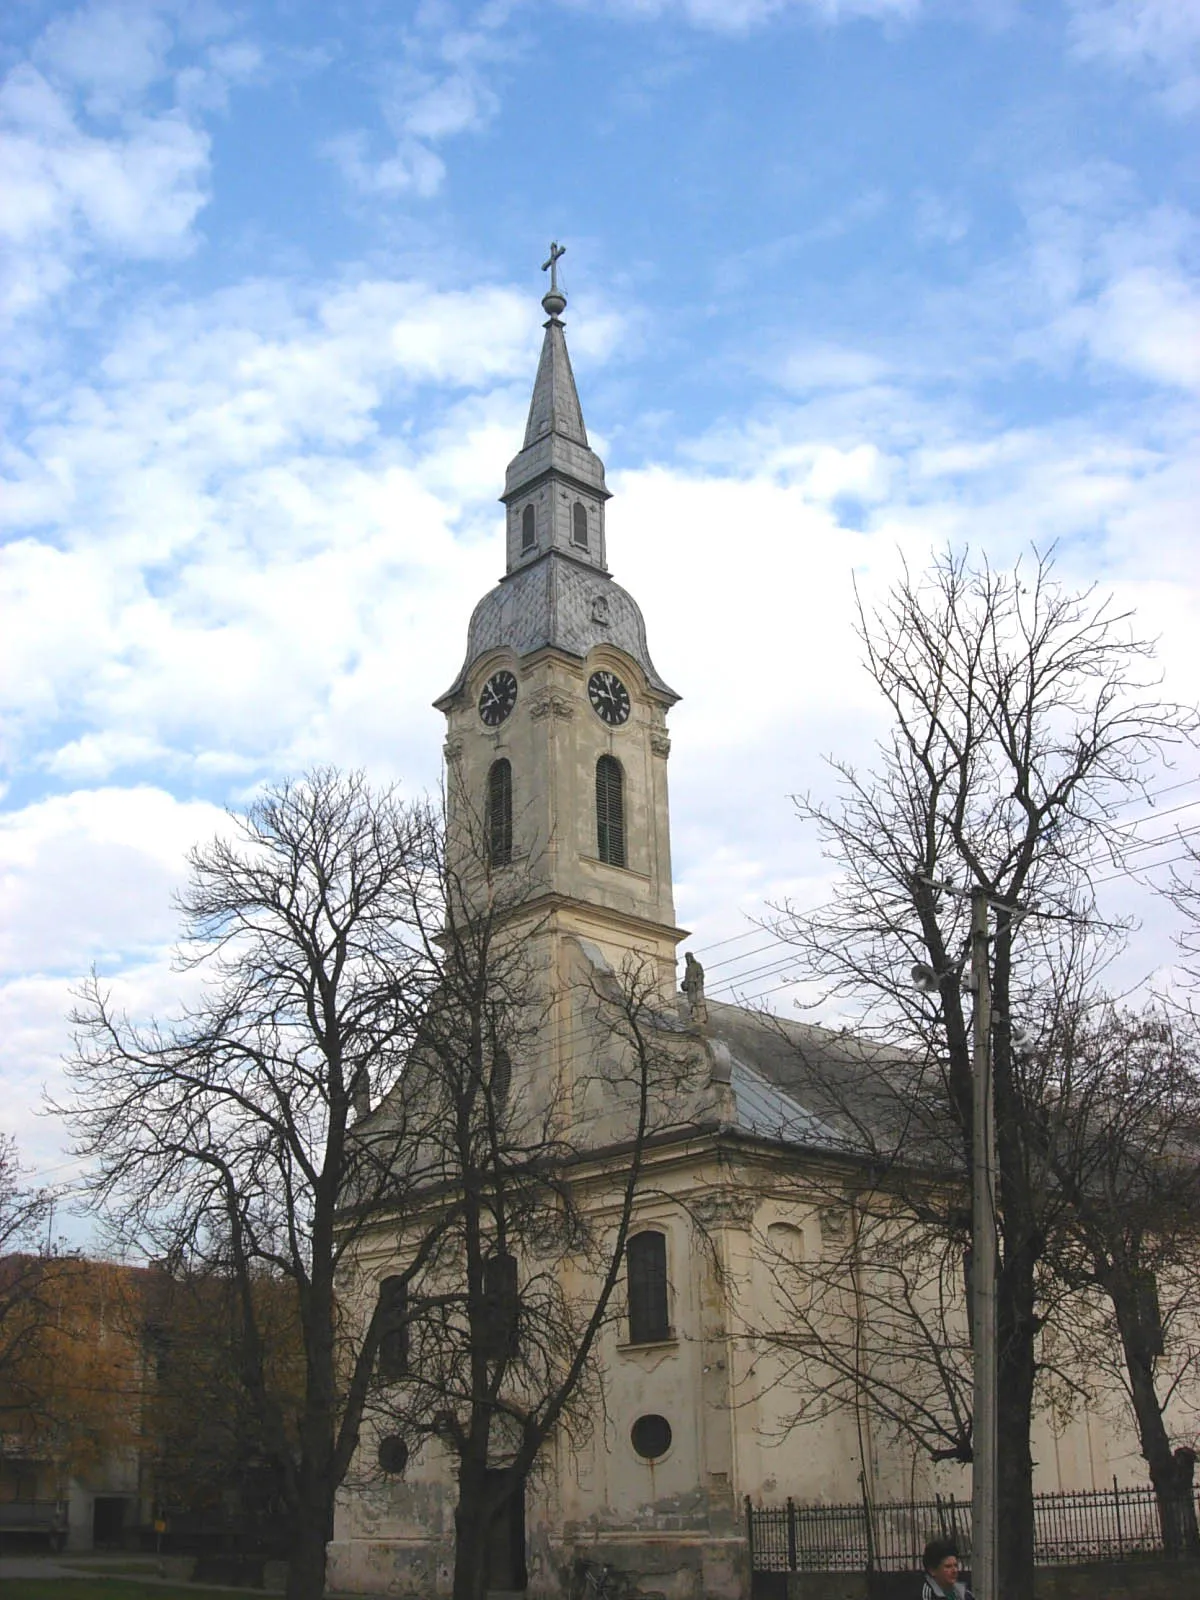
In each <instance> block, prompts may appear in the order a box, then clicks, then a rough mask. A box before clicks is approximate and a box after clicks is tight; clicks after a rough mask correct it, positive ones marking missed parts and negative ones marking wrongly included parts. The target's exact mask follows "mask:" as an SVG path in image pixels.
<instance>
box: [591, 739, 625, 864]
mask: <svg viewBox="0 0 1200 1600" xmlns="http://www.w3.org/2000/svg"><path fill="white" fill-rule="evenodd" d="M623 790H624V778H623V775H622V773H621V763H620V762H619V761H616V760H614V759H613V757H612V756H601V757H600V759H599V761H597V763H596V853H597V855H598V856H599V857H600V859H601V861H607V862H608V863H609V865H610V866H613V867H623V866H624V865H625V795H624V792H623Z"/></svg>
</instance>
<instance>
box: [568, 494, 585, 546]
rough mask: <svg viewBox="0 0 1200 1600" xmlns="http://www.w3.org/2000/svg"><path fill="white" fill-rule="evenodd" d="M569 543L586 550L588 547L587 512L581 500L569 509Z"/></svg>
mask: <svg viewBox="0 0 1200 1600" xmlns="http://www.w3.org/2000/svg"><path fill="white" fill-rule="evenodd" d="M571 542H572V543H573V544H577V545H579V546H580V547H581V548H582V549H584V550H586V549H587V547H588V525H587V511H586V509H585V508H584V504H583V501H582V500H576V502H575V504H574V506H573V507H572V508H571Z"/></svg>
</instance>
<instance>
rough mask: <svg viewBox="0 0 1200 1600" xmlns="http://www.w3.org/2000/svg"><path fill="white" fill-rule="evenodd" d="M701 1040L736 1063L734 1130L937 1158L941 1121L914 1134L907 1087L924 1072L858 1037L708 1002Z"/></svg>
mask: <svg viewBox="0 0 1200 1600" xmlns="http://www.w3.org/2000/svg"><path fill="white" fill-rule="evenodd" d="M707 1006H708V1024H707V1028H706V1029H705V1032H706V1034H707V1036H708V1038H709V1039H710V1040H711V1041H715V1042H716V1043H717V1045H718V1046H719V1047H720V1048H722V1049H723V1050H724V1051H727V1052H728V1054H729V1058H730V1069H731V1070H730V1079H729V1081H730V1087H731V1089H732V1091H733V1096H734V1101H735V1104H736V1118H735V1121H734V1131H736V1132H740V1133H746V1134H750V1135H753V1136H755V1137H758V1138H765V1139H771V1140H778V1141H780V1142H783V1143H786V1144H797V1143H798V1144H803V1145H806V1146H809V1147H810V1148H811V1147H816V1148H823V1149H827V1150H829V1151H830V1152H838V1153H842V1154H857V1155H859V1156H870V1155H871V1154H873V1153H876V1154H878V1153H888V1154H894V1153H896V1152H897V1151H898V1150H899V1149H900V1148H901V1147H903V1148H904V1149H905V1150H906V1152H907V1153H908V1155H909V1156H911V1157H916V1156H918V1155H923V1156H924V1157H925V1158H926V1159H935V1160H936V1159H941V1158H942V1156H943V1155H944V1154H945V1152H946V1148H947V1146H946V1141H947V1138H948V1137H950V1138H952V1137H953V1133H952V1130H949V1129H947V1127H946V1125H945V1123H944V1121H942V1119H941V1118H940V1117H938V1116H937V1114H936V1112H932V1111H931V1115H930V1117H929V1120H928V1123H927V1124H926V1125H921V1126H918V1125H917V1122H916V1121H915V1120H914V1118H915V1113H914V1104H915V1105H921V1104H927V1103H929V1098H930V1097H928V1096H925V1095H916V1096H914V1095H913V1094H912V1093H911V1082H910V1080H911V1078H912V1077H913V1075H914V1074H920V1073H922V1072H923V1071H925V1070H927V1068H926V1065H925V1064H924V1063H922V1062H921V1061H919V1060H917V1059H916V1058H915V1057H914V1056H912V1055H911V1054H910V1053H908V1052H907V1051H904V1050H900V1049H896V1048H888V1047H885V1046H883V1045H881V1044H879V1043H878V1042H877V1041H875V1040H873V1039H867V1038H863V1037H862V1036H861V1035H856V1034H852V1033H848V1032H845V1031H839V1030H835V1029H832V1028H822V1027H819V1026H817V1025H816V1024H814V1023H808V1022H795V1021H793V1020H791V1019H790V1018H786V1017H777V1016H774V1015H771V1014H770V1013H764V1012H761V1011H756V1010H753V1009H750V1008H747V1007H743V1006H733V1005H723V1004H721V1003H720V1002H716V1001H712V1000H709V1001H708V1002H707Z"/></svg>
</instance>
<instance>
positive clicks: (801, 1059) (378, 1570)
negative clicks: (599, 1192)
mask: <svg viewBox="0 0 1200 1600" xmlns="http://www.w3.org/2000/svg"><path fill="white" fill-rule="evenodd" d="M555 261H556V251H555V250H552V254H551V262H550V263H548V264H547V265H548V266H550V268H551V283H550V289H549V291H548V293H547V294H546V295H545V297H544V299H543V301H542V305H543V307H544V310H545V312H546V314H547V320H546V322H545V334H544V340H543V344H542V350H541V357H540V360H539V363H538V368H537V373H536V377H535V379H534V384H533V395H532V400H531V403H530V407H529V417H528V423H527V426H526V430H525V438H524V443H523V445H522V447H521V449H520V450H519V452H518V453H517V454H516V456H515V457H514V458H513V460H512V462H511V464H510V465H509V467H508V471H507V476H506V480H505V484H504V492H503V495H502V496H501V499H502V502H503V505H504V508H505V512H504V516H505V528H504V551H505V572H504V576H503V577H502V578H501V579H500V581H499V583H498V584H497V585H496V586H495V587H494V588H493V589H492V590H491V591H490V592H489V593H488V594H486V595H485V596H484V597H483V599H482V600H481V601H480V602H479V604H478V605H477V606H476V608H475V611H474V614H473V615H472V617H471V619H470V624H469V628H468V634H467V649H466V656H465V659H464V661H463V665H462V668H461V670H460V672H459V674H458V676H457V677H456V678H455V680H454V682H453V683H452V684H451V685H450V687H449V688H448V689H447V690H446V692H445V693H444V694H443V695H442V696H441V697H440V698H439V700H438V701H437V702H436V705H437V708H438V710H440V711H441V712H442V713H443V715H444V717H445V722H446V739H445V761H446V771H447V793H448V796H449V797H450V802H451V806H452V807H453V803H454V797H455V795H462V796H468V797H473V799H474V801H475V802H476V803H477V805H478V806H479V808H480V814H481V815H483V816H485V818H486V822H485V827H486V831H487V835H488V849H489V850H490V852H491V859H492V861H493V862H495V863H498V864H499V865H501V866H503V865H504V864H505V863H507V862H509V861H512V862H523V863H524V869H523V870H524V871H525V872H526V875H527V884H528V890H527V892H528V893H529V896H530V902H531V906H532V907H535V908H536V916H537V923H536V939H537V940H538V942H539V955H538V964H539V967H540V968H541V969H542V970H544V971H546V972H548V973H549V974H551V983H552V985H553V984H557V985H558V986H559V987H560V988H561V989H562V990H563V991H564V993H565V991H566V989H567V988H568V987H569V986H570V984H571V983H572V982H573V981H575V979H576V978H577V977H578V974H579V973H580V972H581V971H582V972H583V973H584V974H585V975H586V974H587V973H588V972H589V971H590V972H592V973H597V974H603V973H606V972H608V973H611V972H616V971H619V970H620V969H621V968H622V965H623V964H624V963H626V962H627V961H628V959H629V958H630V957H631V956H632V957H635V958H637V959H638V960H639V961H641V962H643V963H645V964H647V965H648V967H649V969H650V970H652V971H653V973H654V974H655V982H656V983H657V985H658V988H659V995H660V999H661V1003H662V1005H663V1007H664V1008H665V1009H667V1010H669V1011H670V1012H672V1013H673V1014H674V1016H675V1017H676V1018H677V1019H678V1029H679V1039H680V1041H681V1048H685V1049H686V1051H687V1052H688V1060H689V1062H690V1063H691V1065H690V1067H689V1071H690V1074H691V1078H690V1082H689V1101H688V1104H689V1112H688V1119H687V1123H686V1125H685V1126H681V1127H678V1128H677V1129H676V1131H675V1133H674V1135H673V1136H672V1137H671V1138H669V1139H665V1140H663V1141H661V1142H660V1143H659V1144H658V1145H657V1147H656V1149H655V1153H654V1170H653V1181H652V1182H650V1183H647V1184H646V1185H645V1187H644V1189H643V1190H642V1192H641V1193H640V1194H639V1197H638V1199H637V1202H636V1210H635V1215H634V1218H633V1223H632V1228H631V1233H630V1237H629V1241H628V1246H627V1250H626V1252H625V1255H626V1266H625V1276H626V1281H625V1282H623V1283H622V1284H621V1286H620V1290H619V1301H620V1303H619V1306H618V1313H619V1314H618V1315H617V1316H616V1317H615V1318H614V1319H613V1320H612V1322H611V1323H610V1325H609V1326H607V1327H606V1328H605V1330H604V1332H603V1334H602V1336H601V1342H600V1345H599V1363H600V1366H601V1368H602V1371H603V1389H604V1406H603V1416H602V1417H599V1418H598V1419H597V1421H596V1424H595V1426H594V1427H593V1428H592V1429H591V1432H590V1436H589V1437H588V1438H587V1439H586V1440H585V1441H583V1442H582V1443H580V1444H579V1445H578V1447H576V1446H574V1445H572V1444H570V1443H569V1442H567V1441H555V1442H554V1444H553V1447H552V1448H548V1449H547V1452H546V1459H545V1461H544V1462H543V1463H542V1464H541V1470H540V1471H538V1472H536V1473H535V1474H533V1475H531V1477H530V1480H529V1482H528V1485H527V1489H526V1493H525V1496H524V1499H523V1502H521V1503H514V1510H513V1515H512V1520H511V1525H510V1526H508V1527H507V1528H506V1529H505V1531H504V1535H503V1538H502V1540H501V1541H500V1543H501V1545H502V1546H503V1549H502V1551H501V1553H500V1554H498V1555H497V1558H496V1567H495V1569H494V1570H493V1571H492V1573H491V1581H490V1587H491V1588H492V1589H495V1590H509V1591H511V1590H514V1589H526V1588H527V1589H528V1590H529V1592H530V1593H531V1594H536V1595H544V1596H548V1597H549V1596H557V1595H561V1594H563V1593H564V1592H565V1589H566V1587H567V1583H568V1578H567V1575H568V1574H569V1573H570V1571H571V1569H572V1564H573V1562H575V1561H576V1560H577V1559H578V1558H579V1557H581V1556H582V1557H585V1558H587V1559H589V1560H594V1561H596V1562H598V1563H611V1564H612V1565H613V1566H614V1567H616V1568H617V1569H619V1570H620V1571H621V1572H622V1573H623V1574H626V1575H627V1576H628V1577H629V1579H630V1580H631V1581H632V1582H633V1583H634V1584H636V1586H637V1587H638V1588H639V1589H640V1590H641V1591H642V1592H645V1593H648V1594H654V1595H659V1596H662V1595H665V1596H666V1597H667V1600H735V1597H740V1596H746V1595H748V1594H749V1592H750V1570H749V1549H748V1540H747V1534H746V1516H745V1509H744V1508H745V1505H746V1503H747V1500H749V1501H750V1502H753V1503H756V1504H767V1505H776V1504H783V1503H784V1501H785V1500H786V1499H788V1498H789V1497H790V1498H792V1499H794V1500H796V1501H797V1502H802V1501H824V1502H829V1503H841V1502H849V1501H854V1502H859V1501H861V1500H862V1499H863V1498H864V1497H867V1498H870V1499H871V1500H873V1501H876V1502H879V1503H884V1502H887V1501H889V1500H901V1499H914V1498H918V1497H920V1496H922V1495H932V1494H933V1492H934V1491H935V1490H936V1491H940V1492H942V1493H953V1494H954V1495H956V1496H957V1497H958V1498H959V1499H967V1500H969V1497H970V1482H969V1471H968V1469H967V1468H965V1467H962V1466H959V1465H956V1464H955V1463H953V1462H947V1463H945V1464H942V1465H940V1466H938V1467H937V1468H936V1469H934V1468H932V1467H930V1465H929V1464H928V1462H927V1461H926V1460H924V1459H923V1458H920V1457H919V1456H918V1454H917V1452H916V1451H915V1449H913V1448H912V1447H904V1446H901V1445H900V1444H898V1443H897V1442H896V1440H895V1439H894V1438H891V1437H888V1436H887V1435H885V1434H884V1433H882V1432H881V1431H880V1430H879V1429H878V1428H877V1427H876V1426H875V1424H874V1423H873V1420H872V1417H871V1416H870V1414H869V1413H868V1412H867V1411H866V1410H865V1409H856V1408H846V1407H844V1406H843V1407H828V1408H821V1407H819V1406H818V1407H815V1408H814V1407H807V1408H806V1407H805V1405H804V1403H803V1402H804V1399H805V1397H804V1396H797V1394H796V1393H795V1392H794V1390H793V1389H792V1388H791V1387H790V1386H789V1382H788V1374H787V1369H786V1365H784V1364H781V1363H780V1362H779V1360H778V1359H777V1357H776V1355H775V1354H773V1353H772V1351H771V1349H770V1348H769V1347H766V1346H765V1345H764V1341H763V1339H762V1338H761V1332H762V1330H763V1329H764V1328H767V1327H769V1326H770V1325H771V1324H772V1321H775V1322H776V1323H777V1322H778V1320H779V1319H780V1317H786V1301H784V1302H782V1303H781V1302H780V1300H779V1296H778V1286H779V1267H780V1263H781V1262H783V1263H788V1264H790V1265H791V1266H792V1267H793V1268H794V1269H795V1271H796V1272H797V1273H799V1274H800V1275H803V1272H804V1270H805V1263H812V1262H818V1261H821V1260H826V1261H828V1260H829V1259H831V1258H832V1257H837V1258H848V1252H849V1251H850V1246H851V1243H852V1241H853V1220H852V1216H851V1208H850V1206H849V1204H848V1203H839V1202H838V1199H837V1196H838V1194H839V1192H841V1190H843V1189H844V1187H845V1186H844V1185H840V1184H839V1182H838V1179H837V1174H838V1172H839V1170H840V1168H841V1167H842V1166H843V1165H844V1155H845V1142H844V1140H843V1139H841V1138H840V1137H839V1134H838V1131H837V1129H836V1128H835V1127H833V1126H832V1125H831V1124H830V1123H829V1122H827V1121H826V1120H825V1119H824V1117H823V1115H822V1112H821V1110H820V1108H819V1107H817V1106H815V1105H814V1103H813V1101H812V1099H811V1097H809V1096H807V1095H806V1093H805V1089H804V1083H805V1072H806V1069H811V1068H812V1067H813V1066H814V1064H815V1065H817V1066H819V1068H820V1069H821V1072H822V1073H823V1074H825V1075H826V1076H828V1075H833V1076H836V1075H837V1074H839V1073H840V1072H842V1071H843V1070H845V1071H846V1072H847V1073H851V1072H852V1071H853V1068H854V1065H855V1061H856V1059H858V1058H860V1055H861V1050H862V1049H863V1048H864V1047H862V1046H860V1045H856V1043H855V1041H854V1040H853V1039H851V1038H849V1037H848V1036H847V1035H845V1034H840V1033H835V1032H832V1031H827V1030H824V1029H821V1028H818V1027H814V1026H809V1025H804V1024H799V1023H796V1022H792V1021H779V1020H772V1019H770V1018H766V1017H763V1016H760V1015H759V1014H758V1013H756V1012H754V1011H751V1010H744V1009H742V1008H739V1007H737V1006H731V1005H724V1004H717V1003H715V1002H713V1001H711V1000H706V998H705V996H704V992H703V975H702V973H701V972H700V970H699V968H698V965H697V964H696V963H694V962H692V961H689V963H688V966H687V968H686V969H685V972H684V974H683V979H684V981H683V986H682V988H681V987H680V976H681V975H680V971H679V962H678V954H677V952H678V947H679V945H680V944H681V943H682V942H683V941H684V940H685V939H686V937H687V935H686V933H685V932H684V930H682V929H680V928H679V927H678V926H677V925H676V921H675V911H674V902H673V893H672V876H671V839H670V803H669V791H668V767H669V760H670V750H671V742H670V737H669V734H668V727H667V719H668V715H669V713H670V710H671V707H672V706H673V705H674V704H675V702H676V701H677V700H678V698H679V696H678V694H677V693H676V691H675V689H673V688H672V687H671V685H670V684H669V683H668V682H667V681H666V680H665V679H664V678H663V676H662V674H661V673H660V671H659V669H658V667H657V665H656V663H655V661H654V659H653V657H652V656H651V653H650V647H649V643H648V636H647V629H646V623H645V620H644V618H643V616H642V612H641V610H640V608H639V606H638V604H637V601H636V600H635V599H634V597H633V596H632V595H630V594H629V593H628V592H627V591H626V590H625V589H623V588H621V587H620V585H619V584H618V583H617V582H616V581H615V580H614V578H613V577H612V575H611V573H610V570H609V564H608V531H607V520H606V513H607V503H608V500H609V498H610V497H609V492H608V490H607V488H606V486H605V473H604V463H603V462H602V461H601V460H600V458H599V457H598V456H597V454H596V453H595V451H594V450H592V448H591V447H590V445H589V443H588V435H587V429H586V427H585V424H584V418H583V411H582V408H581V405H580V400H579V395H578V393H577V390H576V385H575V379H574V376H573V373H572V369H571V362H570V358H569V356H568V352H567V344H566V336H565V330H564V324H563V313H564V311H565V309H566V297H565V295H564V294H563V293H562V292H561V290H560V288H559V285H558V283H557V281H556V274H555V271H554V266H555ZM546 1028H547V1030H548V1038H547V1041H546V1048H545V1050H544V1051H543V1052H542V1054H541V1056H540V1059H541V1060H542V1061H543V1063H544V1062H547V1061H548V1062H550V1063H551V1064H552V1065H551V1066H550V1067H549V1068H545V1067H543V1070H551V1071H555V1072H557V1073H559V1074H562V1075H567V1076H569V1074H570V1071H571V1061H570V1053H571V1051H572V1050H573V1049H578V1048H579V1045H578V1035H577V1032H573V1031H572V1028H571V1027H570V1026H564V1024H563V1021H562V1018H561V1017H560V1016H558V1015H557V1014H556V1013H555V1012H554V1011H553V1010H552V1011H550V1012H548V1014H547V1021H546ZM597 1118H598V1122H597V1135H596V1136H597V1139H598V1140H600V1141H601V1142H603V1139H604V1137H606V1134H605V1132H604V1129H603V1126H602V1125H603V1118H604V1108H603V1107H598V1108H597ZM609 1133H610V1134H611V1136H612V1137H613V1138H616V1136H617V1134H618V1133H619V1130H609ZM697 1226H701V1227H702V1228H703V1231H704V1241H705V1244H704V1248H703V1249H701V1248H698V1247H697V1243H696V1229H697ZM397 1248H398V1245H397V1241H396V1239H395V1238H394V1237H388V1236H387V1234H386V1230H382V1229H381V1230H378V1231H377V1232H376V1234H374V1235H372V1236H371V1237H369V1238H367V1239H365V1240H364V1241H363V1242H362V1244H361V1246H360V1248H359V1254H358V1260H357V1271H358V1272H359V1273H360V1274H362V1275H364V1276H365V1277H366V1279H367V1280H368V1281H370V1282H374V1283H375V1284H380V1283H382V1282H383V1281H384V1279H385V1278H386V1277H387V1275H388V1273H389V1271H392V1270H395V1269H394V1266H393V1263H394V1261H395V1259H396V1253H397ZM869 1266H870V1264H869V1263H866V1269H867V1270H869ZM856 1270H857V1269H856ZM847 1292H848V1293H850V1294H851V1295H853V1292H854V1285H853V1283H852V1282H850V1281H849V1278H848V1281H847ZM801 1410H807V1411H808V1412H809V1418H808V1420H805V1421H804V1422H803V1424H802V1425H794V1421H795V1418H796V1415H797V1413H798V1411H801ZM378 1448H379V1447H378V1441H373V1440H371V1439H370V1438H365V1439H364V1442H363V1446H362V1451H363V1453H364V1454H371V1453H372V1452H373V1451H375V1450H377V1449H378ZM1035 1453H1036V1456H1037V1459H1038V1461H1039V1463H1040V1465H1039V1481H1038V1485H1037V1486H1038V1487H1039V1488H1046V1489H1054V1488H1071V1487H1080V1488H1092V1487H1095V1486H1096V1485H1097V1484H1098V1483H1111V1481H1112V1474H1113V1473H1114V1471H1120V1472H1121V1473H1122V1474H1123V1475H1124V1476H1127V1477H1130V1478H1133V1479H1136V1480H1139V1481H1140V1480H1141V1479H1142V1478H1143V1475H1144V1473H1143V1469H1142V1464H1141V1462H1140V1460H1139V1458H1138V1456H1137V1450H1136V1446H1135V1445H1134V1444H1133V1442H1132V1441H1131V1439H1130V1438H1129V1437H1127V1436H1119V1434H1118V1433H1117V1432H1115V1431H1114V1429H1113V1427H1112V1426H1110V1425H1107V1424H1106V1425H1105V1426H1103V1427H1102V1426H1101V1425H1100V1423H1099V1422H1098V1420H1097V1419H1096V1418H1094V1417H1092V1418H1088V1417H1084V1418H1082V1419H1076V1420H1075V1421H1072V1422H1069V1423H1066V1424H1063V1425H1062V1426H1060V1427H1059V1428H1058V1429H1057V1431H1056V1429H1055V1427H1053V1426H1052V1425H1051V1420H1050V1418H1049V1417H1047V1418H1046V1419H1045V1421H1044V1422H1043V1423H1040V1424H1039V1437H1038V1439H1037V1440H1036V1441H1035ZM379 1460H380V1462H381V1464H382V1467H383V1470H382V1473H377V1474H376V1479H375V1481H374V1482H367V1481H365V1480H364V1478H363V1477H361V1476H360V1477H359V1479H357V1480H356V1481H355V1482H354V1483H353V1484H352V1485H351V1484H349V1483H348V1486H347V1487H346V1489H345V1490H344V1491H343V1493H342V1497H341V1502H340V1505H339V1510H338V1514H337V1518H336V1524H335V1528H334V1533H333V1539H332V1543H331V1545H330V1547H329V1557H330V1565H329V1582H330V1585H331V1587H333V1588H335V1589H346V1590H356V1591H360V1592H376V1593H387V1594H413V1595H422V1596H431V1595H433V1594H436V1593H447V1592H448V1591H449V1588H450V1582H451V1576H452V1571H451V1567H452V1552H453V1509H454V1501H455V1494H454V1483H453V1472H452V1465H453V1464H452V1459H451V1457H450V1455H449V1454H448V1452H446V1451H445V1450H444V1449H442V1448H441V1447H440V1446H439V1442H438V1441H437V1439H426V1440H425V1441H424V1442H423V1443H422V1444H421V1446H420V1448H419V1449H414V1450H413V1451H411V1452H409V1451H407V1450H405V1451H403V1452H401V1453H400V1455H399V1456H398V1457H397V1460H396V1462H394V1463H393V1464H392V1470H390V1471H389V1469H388V1462H387V1461H386V1460H385V1456H384V1453H383V1452H382V1451H380V1453H379Z"/></svg>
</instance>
